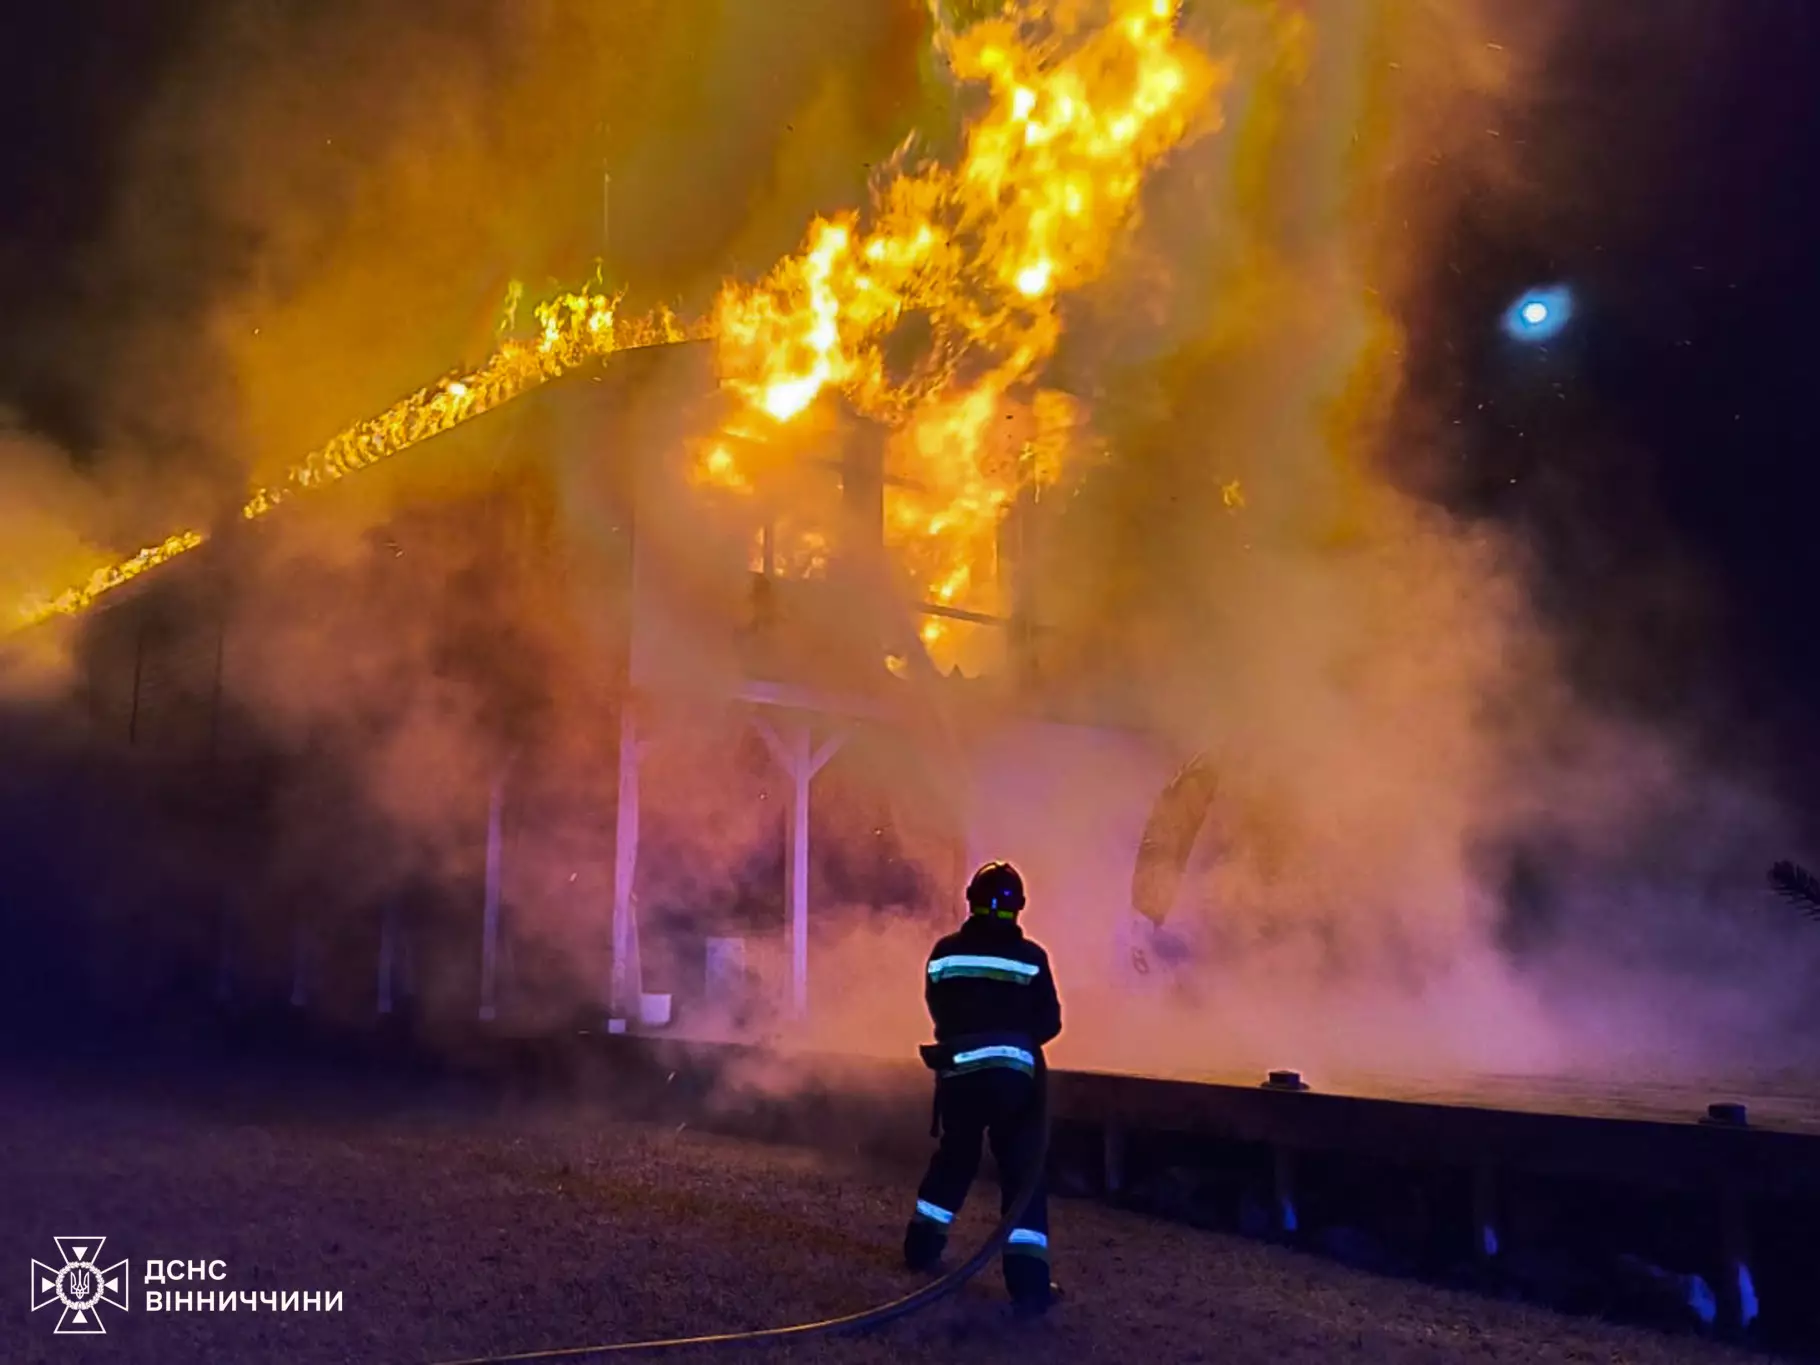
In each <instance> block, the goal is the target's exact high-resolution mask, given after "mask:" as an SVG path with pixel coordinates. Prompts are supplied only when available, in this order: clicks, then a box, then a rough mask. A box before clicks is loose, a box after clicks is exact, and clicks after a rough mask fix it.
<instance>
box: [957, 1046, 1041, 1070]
mask: <svg viewBox="0 0 1820 1365" xmlns="http://www.w3.org/2000/svg"><path fill="white" fill-rule="evenodd" d="M991 1061H1006V1062H1017V1063H1020V1064H1021V1065H1023V1066H1027V1067H1030V1068H1031V1069H1032V1070H1034V1069H1035V1067H1036V1058H1035V1057H1032V1056H1031V1055H1030V1054H1029V1053H1028V1052H1026V1051H1024V1049H1023V1048H1021V1047H1010V1046H1008V1045H1006V1044H1002V1043H1001V1044H999V1045H998V1046H996V1047H976V1048H971V1049H969V1050H968V1051H966V1052H957V1053H955V1054H954V1064H955V1065H956V1066H969V1065H972V1064H973V1063H976V1062H991Z"/></svg>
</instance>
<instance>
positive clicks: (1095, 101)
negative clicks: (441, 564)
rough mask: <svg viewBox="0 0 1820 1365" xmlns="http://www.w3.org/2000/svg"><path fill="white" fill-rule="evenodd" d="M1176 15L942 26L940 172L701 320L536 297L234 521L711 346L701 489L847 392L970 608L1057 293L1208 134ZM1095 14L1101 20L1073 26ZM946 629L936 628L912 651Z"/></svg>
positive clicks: (906, 179)
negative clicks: (973, 100)
mask: <svg viewBox="0 0 1820 1365" xmlns="http://www.w3.org/2000/svg"><path fill="white" fill-rule="evenodd" d="M1177 8H1178V0H1009V3H1007V4H1006V5H1004V6H1003V12H1002V13H1001V14H1000V15H999V17H997V18H993V19H989V20H986V21H983V22H980V23H977V24H974V25H973V26H971V27H970V28H967V29H966V30H965V31H964V32H959V33H954V32H948V31H943V32H941V33H939V34H938V39H937V41H938V44H939V46H940V48H941V50H942V53H943V55H944V56H945V57H946V59H947V62H948V65H949V66H950V68H951V70H952V72H953V74H954V76H955V78H956V79H957V80H958V81H960V82H962V83H966V84H969V85H972V86H975V87H977V88H979V89H980V90H981V91H982V94H983V96H984V103H983V105H982V107H981V111H980V112H979V113H978V115H977V116H976V117H974V118H973V119H972V120H971V122H970V125H969V127H968V129H967V131H966V133H965V136H964V139H963V143H962V147H963V150H962V153H961V155H960V156H959V158H958V160H957V161H956V162H955V164H953V165H951V166H949V165H938V164H921V165H917V166H914V167H910V168H907V169H900V170H899V171H898V173H897V174H896V175H895V176H894V177H891V178H888V179H886V180H885V181H884V182H883V183H882V184H881V187H880V189H879V190H878V192H877V193H876V194H875V195H874V199H873V203H872V204H871V207H870V210H869V211H868V212H867V213H866V214H864V215H859V214H850V215H846V216H844V217H841V218H837V219H832V220H829V219H818V220H816V221H815V222H814V223H813V224H812V225H811V226H810V228H809V231H808V233H807V235H806V237H805V240H804V244H803V247H802V249H801V250H800V251H798V252H797V253H796V254H795V255H792V256H790V257H788V258H786V259H785V260H784V261H782V262H780V263H779V264H778V265H777V266H776V267H775V268H774V269H773V270H772V271H771V272H770V274H769V275H767V276H766V277H765V278H764V279H763V280H762V281H760V282H759V283H758V284H756V285H753V286H749V287H748V286H740V285H737V284H729V285H727V286H726V287H725V288H724V289H723V291H722V293H721V294H720V296H719V298H718V300H717V302H716V304H715V306H714V308H713V310H712V314H711V316H710V317H709V318H708V319H705V320H704V321H703V322H702V323H699V324H695V325H689V326H685V325H683V324H680V323H679V322H678V321H677V320H676V319H675V318H673V317H672V316H670V315H669V314H668V313H667V312H662V313H658V314H655V315H653V316H650V317H647V318H643V319H639V320H637V321H632V322H628V321H625V320H622V319H621V318H620V317H619V316H618V313H617V303H618V300H617V299H615V298H610V297H607V296H604V295H601V294H597V293H593V292H582V293H573V294H564V295H562V296H560V297H558V298H555V299H552V300H550V301H549V302H547V303H545V304H543V305H541V306H540V307H539V308H538V309H537V310H536V321H537V328H538V330H537V334H536V336H535V338H534V339H530V340H521V339H516V338H508V339H506V340H505V341H503V342H502V343H501V344H500V346H499V348H498V349H497V350H496V351H495V352H494V353H493V355H492V356H491V357H490V358H489V359H488V360H487V361H486V362H485V363H484V364H482V365H481V366H479V367H478V368H477V369H475V370H473V371H471V372H469V373H466V374H462V375H459V376H457V377H454V378H450V379H446V380H444V381H442V382H440V383H438V384H435V385H432V386H430V387H428V388H424V389H421V390H419V391H418V392H416V393H414V394H412V395H410V396H409V397H407V398H405V399H402V400H400V401H399V402H398V403H395V404H393V405H392V406H391V407H389V408H387V409H386V410H385V411H384V412H381V413H379V414H378V415H376V416H374V417H371V418H368V419H365V420H363V421H361V422H358V423H356V424H355V425H353V426H351V427H349V428H348V429H346V430H344V431H342V432H341V433H339V434H338V435H336V436H335V437H334V438H333V439H331V440H330V441H329V442H328V443H327V444H326V445H324V446H323V447H322V448H321V449H319V450H317V451H316V452H314V453H313V454H311V455H309V456H308V457H307V458H305V459H304V460H303V461H301V462H300V463H298V464H297V465H296V466H294V467H293V468H291V469H290V470H289V471H287V473H286V474H285V476H284V478H283V479H282V480H281V481H280V482H279V483H278V484H277V485H276V486H275V487H271V488H261V489H258V490H257V491H255V492H254V493H253V494H252V495H251V496H250V497H249V498H248V499H247V501H246V504H245V506H244V507H243V508H242V515H243V516H244V517H245V518H246V519H248V520H257V519H259V518H261V517H263V516H265V515H267V514H268V513H269V512H271V511H272V510H273V509H274V508H276V507H279V506H281V505H282V504H283V503H285V502H286V501H288V500H289V499H290V498H292V497H294V496H295V495H296V494H298V493H300V492H305V491H308V490H311V489H316V488H321V487H324V486H326V485H328V484H331V483H334V482H336V481H338V480H339V479H341V478H343V477H344V476H346V475H347V474H349V473H351V472H353V471H355V470H358V469H363V468H366V467H368V466H370V465H373V464H376V463H378V462H380V461H382V460H386V459H389V458H390V457H391V456H393V455H396V454H398V453H400V452H401V451H404V450H407V449H409V448H410V447H412V446H414V445H416V444H418V443H420V442H422V441H425V440H428V439H429V438H431V437H433V436H436V435H438V434H440V433H442V432H445V431H448V430H450V429H452V428H453V427H455V426H458V425H459V424H461V423H462V422H465V421H467V420H468V419H470V418H473V417H477V416H479V415H481V414H482V413H485V412H488V411H491V410H492V409H494V408H497V407H499V406H500V405H502V404H504V403H507V402H509V401H511V400H512V399H513V398H516V397H518V396H520V395H521V394H524V393H527V392H529V391H530V390H532V389H535V388H537V387H539V386H541V385H542V384H544V383H546V382H547V381H549V380H551V379H554V378H556V377H557V376H559V375H561V374H563V373H565V372H567V371H569V370H571V369H574V368H575V367H576V366H578V365H581V364H583V363H585V362H587V361H590V360H593V359H596V358H599V357H601V356H604V355H606V354H609V353H611V352H613V351H616V350H620V349H624V348H626V347H630V346H637V345H643V344H651V343H656V342H662V341H673V340H683V339H686V338H687V337H690V336H708V335H712V336H713V337H714V338H715V339H716V355H717V362H718V367H719V371H720V375H721V379H722V382H723V384H724V385H725V386H726V387H727V388H728V389H730V390H731V391H732V392H733V393H735V394H736V395H738V396H739V397H740V398H741V399H742V400H743V401H744V403H745V404H746V405H747V407H748V409H749V412H748V417H747V419H742V424H743V425H744V426H747V427H750V428H751V430H750V431H739V432H735V431H733V430H731V429H730V430H729V432H728V433H726V434H727V435H729V436H734V437H743V438H744V439H743V440H742V439H733V440H728V441H722V442H719V443H714V444H710V445H708V446H706V447H704V448H703V450H702V451H700V452H698V456H697V459H696V461H695V467H694V473H695V476H696V478H697V480H698V481H699V482H702V483H705V484H711V485H716V486H719V487H722V488H727V489H732V490H737V491H741V492H750V491H752V490H753V488H754V480H755V477H756V471H754V470H753V469H751V468H749V467H748V464H747V456H746V454H744V453H743V452H746V451H750V450H751V449H752V448H753V447H754V445H755V444H761V445H762V444H763V442H764V440H765V428H767V427H768V428H769V429H771V430H773V431H774V430H776V429H777V428H778V427H779V426H780V425H782V424H787V423H789V422H791V421H792V419H795V418H797V417H799V416H800V415H801V414H803V413H804V412H806V411H807V410H808V409H809V408H810V407H811V406H812V405H814V404H815V403H816V401H817V400H818V399H819V398H820V397H822V396H823V395H824V394H825V393H828V392H830V391H838V392H840V393H843V394H844V395H846V396H847V398H848V399H849V401H851V402H852V403H853V405H854V406H855V407H856V408H857V409H858V410H859V411H860V412H862V413H864V414H866V415H868V416H871V417H874V418H878V419H881V420H884V421H887V422H888V423H890V424H891V426H892V427H893V428H894V429H895V430H894V434H893V437H892V440H891V443H890V452H889V458H890V459H891V460H892V461H893V462H894V463H895V464H896V465H898V466H901V467H902V468H903V476H902V477H900V478H898V479H897V480H895V483H894V487H893V488H892V489H891V490H890V496H889V497H888V500H887V509H886V520H887V536H888V538H889V539H890V541H891V543H892V546H893V548H894V549H895V550H896V551H897V555H898V559H899V562H900V564H901V566H902V567H903V569H904V572H905V573H906V574H907V576H908V577H909V579H910V580H911V587H912V589H913V590H914V591H915V592H917V593H920V594H921V595H922V598H923V600H925V601H933V602H936V603H943V604H951V605H959V604H963V603H972V604H974V605H975V606H976V607H977V605H978V603H979V601H980V595H981V593H982V592H983V591H985V590H986V589H987V588H988V587H989V584H990V580H991V579H992V577H993V574H992V569H991V566H992V563H993V557H994V550H995V543H994V536H995V533H996V529H997V526H998V524H999V521H1000V520H1001V518H1002V517H1003V515H1004V513H1005V511H1006V509H1007V507H1008V506H1009V505H1010V504H1011V503H1012V502H1013V500H1014V499H1015V497H1016V495H1017V489H1018V487H1019V485H1020V483H1023V482H1028V481H1037V482H1042V481H1045V480H1047V479H1052V478H1053V477H1054V476H1055V473H1056V470H1057V468H1058V467H1059V464H1060V462H1061V460H1062V458H1063V457H1064V456H1065V455H1066V450H1067V445H1068V441H1069V437H1068V431H1069V429H1070V428H1071V427H1072V426H1073V425H1074V424H1075V421H1076V418H1075V416H1074V414H1072V413H1071V412H1069V411H1068V410H1067V402H1066V400H1064V399H1062V398H1061V396H1060V395H1056V394H1045V393H1040V392H1039V393H1035V394H1032V393H1031V392H1030V390H1031V389H1032V388H1033V386H1034V385H1035V383H1036V382H1037V380H1038V378H1039V376H1040V372H1041V369H1042V367H1043V365H1044V363H1045V362H1046V361H1047V360H1048V359H1049V358H1050V356H1051V355H1052V354H1053V353H1054V350H1055V347H1056V344H1057V341H1058V340H1059V338H1060V335H1061V331H1062V317H1061V299H1062V297H1063V296H1064V295H1065V294H1067V293H1068V292H1069V291H1071V290H1075V289H1078V288H1080V287H1081V286H1082V285H1084V284H1087V283H1089V282H1091V281H1092V280H1094V279H1096V278H1098V277H1099V276H1100V275H1102V274H1103V273H1104V271H1105V269H1106V268H1107V266H1108V264H1109V263H1110V261H1111V258H1112V253H1113V251H1114V249H1115V247H1116V245H1117V243H1118V241H1119V240H1120V237H1121V235H1122V233H1123V232H1124V231H1125V229H1126V228H1127V227H1128V225H1129V223H1130V222H1131V220H1132V217H1133V214H1134V211H1135V208H1136V204H1137V198H1138V194H1139V192H1140V190H1141V189H1142V186H1143V184H1144V181H1145V177H1146V175H1147V173H1148V172H1149V171H1150V170H1151V169H1152V168H1153V167H1154V166H1155V165H1156V164H1157V163H1158V162H1159V161H1160V160H1161V159H1162V158H1163V157H1164V156H1165V155H1167V154H1168V153H1169V152H1170V151H1171V150H1172V149H1173V148H1175V147H1177V146H1178V145H1180V144H1181V143H1182V142H1183V141H1184V140H1185V139H1186V138H1188V137H1189V136H1190V135H1191V134H1193V133H1194V132H1196V131H1197V130H1200V129H1205V128H1208V127H1210V126H1211V125H1212V122H1213V120H1212V119H1211V118H1210V117H1209V116H1208V115H1209V106H1210V100H1211V96H1212V94H1213V93H1214V92H1215V90H1216V89H1217V88H1218V86H1219V85H1220V83H1221V82H1222V80H1223V72H1222V70H1221V69H1220V68H1219V67H1218V66H1216V65H1215V64H1214V63H1212V62H1211V61H1210V60H1208V58H1207V57H1206V56H1205V55H1204V54H1203V53H1201V52H1200V51H1199V50H1198V49H1197V48H1195V47H1194V46H1193V45H1192V44H1191V43H1189V42H1188V41H1187V40H1185V39H1184V38H1182V37H1181V36H1180V35H1179V34H1178V33H1177V31H1176V19H1177ZM1094 10H1097V12H1098V13H1099V14H1100V15H1101V16H1102V18H1103V20H1104V21H1103V22H1100V23H1097V24H1096V23H1092V22H1090V21H1089V18H1088V15H1089V12H1090V11H1094ZM515 302H516V300H514V303H515ZM913 316H915V317H920V318H921V319H922V320H923V321H925V322H926V323H927V324H928V334H929V340H928V344H927V346H926V347H924V348H923V350H924V354H922V355H921V356H920V357H919V358H918V360H917V361H916V363H915V365H914V367H913V372H912V373H910V374H908V375H903V374H896V373H893V371H892V368H891V366H890V365H889V364H888V363H887V358H886V357H887V352H888V350H889V346H890V343H892V341H893V339H894V337H895V336H896V334H897V333H898V329H899V327H900V325H901V324H902V323H904V322H905V321H906V320H907V319H909V318H911V317H913ZM1020 413H1022V414H1023V415H1024V417H1025V418H1026V419H1029V420H1025V421H1024V422H1023V426H1022V427H1018V428H1017V429H1018V430H1021V431H1023V439H1022V440H1021V441H1019V442H1008V441H1007V440H1006V439H1004V437H1003V436H1002V435H1001V433H1002V432H1003V431H1004V430H1005V427H1004V425H1003V419H1006V418H1013V419H1016V418H1017V417H1018V414H1020ZM736 425H741V424H736ZM1015 425H1016V423H1015V421H1014V426H1015ZM754 438H756V439H754ZM795 534H796V535H798V536H800V537H802V538H803V539H802V543H801V544H800V545H795V546H785V547H775V546H774V549H775V550H776V551H777V555H776V558H777V562H779V563H781V564H784V565H801V566H805V567H804V569H803V570H802V571H808V570H809V566H814V565H817V564H820V563H821V562H823V559H824V554H823V550H824V548H825V546H826V545H827V530H826V528H820V527H816V526H811V525H806V524H805V525H803V526H801V527H800V528H799V529H798V530H797V531H796V532H795ZM203 541H204V537H203V535H202V534H201V533H200V532H195V531H185V532H181V533H179V534H178V535H175V536H172V537H170V538H169V539H167V540H165V541H163V542H162V543H160V544H159V545H156V546H152V547H149V548H147V549H143V550H141V551H139V553H138V554H136V555H134V556H133V557H132V558H130V559H128V560H125V561H123V562H122V563H119V564H116V565H113V566H110V567H107V568H103V569H99V570H97V571H96V572H95V573H94V574H93V575H91V576H90V578H89V579H88V580H87V581H86V582H85V583H84V584H82V585H80V586H78V587H73V588H70V589H69V590H67V591H65V592H63V593H62V594H60V595H58V596H56V597H53V598H49V599H42V600H36V601H32V602H29V603H26V604H24V605H22V607H21V608H20V609H19V612H18V614H17V621H16V624H17V625H18V626H21V627H22V626H27V625H31V624H34V623H36V622H38V621H42V620H45V619H47V618H49V617H52V616H56V615H74V614H76V613H79V612H81V611H82V610H83V609H85V608H86V607H88V606H89V605H91V604H92V603H93V602H94V601H95V600H96V598H98V597H99V596H101V595H102V594H103V593H106V592H108V591H110V590H111V589H113V588H115V587H118V586H119V585H121V584H123V583H125V582H128V581H130V580H131V579H133V578H135V577H137V576H138V575H140V574H142V573H144V572H146V571H147V570H149V569H151V568H154V567H156V566H157V565H158V564H161V563H164V562H166V561H167V560H170V559H173V558H175V557H177V556H178V555H181V554H183V553H186V552H187V551H189V550H191V549H194V548H195V547H197V546H198V545H201V544H202V543H203ZM785 571H786V572H788V571H789V570H788V569H786V570H785ZM947 630H948V627H947V626H946V625H944V624H943V623H942V622H940V621H931V622H930V624H929V625H928V627H927V628H926V629H925V631H924V640H925V643H927V644H930V645H934V644H936V643H937V642H938V641H939V640H940V639H941V638H942V636H943V635H944V633H945V632H946V631H947Z"/></svg>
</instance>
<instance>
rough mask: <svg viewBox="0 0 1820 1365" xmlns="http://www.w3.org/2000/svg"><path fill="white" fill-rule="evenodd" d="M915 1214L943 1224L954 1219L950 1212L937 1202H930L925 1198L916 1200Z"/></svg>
mask: <svg viewBox="0 0 1820 1365" xmlns="http://www.w3.org/2000/svg"><path fill="white" fill-rule="evenodd" d="M916 1214H917V1217H919V1218H927V1219H928V1220H929V1221H930V1222H931V1223H941V1224H942V1225H943V1226H946V1225H947V1224H949V1223H952V1222H953V1221H954V1215H953V1214H952V1213H949V1212H948V1210H947V1209H945V1208H943V1207H942V1206H941V1205H939V1204H931V1203H930V1202H929V1201H928V1200H927V1199H919V1200H917V1201H916Z"/></svg>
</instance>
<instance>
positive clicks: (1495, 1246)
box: [1472, 1163, 1503, 1261]
mask: <svg viewBox="0 0 1820 1365" xmlns="http://www.w3.org/2000/svg"><path fill="white" fill-rule="evenodd" d="M1472 1240H1473V1255H1474V1256H1475V1257H1477V1258H1478V1259H1479V1260H1480V1261H1490V1260H1492V1259H1493V1258H1495V1257H1496V1256H1497V1254H1498V1252H1499V1251H1500V1250H1501V1249H1502V1246H1503V1242H1502V1238H1501V1237H1500V1236H1499V1232H1498V1173H1497V1169H1496V1168H1495V1167H1493V1166H1492V1165H1490V1164H1489V1163H1481V1164H1480V1165H1477V1166H1475V1167H1473V1172H1472Z"/></svg>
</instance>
